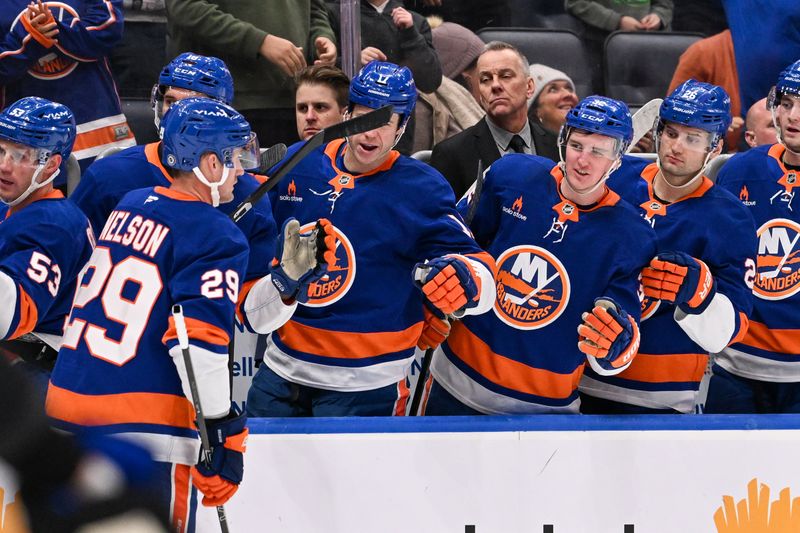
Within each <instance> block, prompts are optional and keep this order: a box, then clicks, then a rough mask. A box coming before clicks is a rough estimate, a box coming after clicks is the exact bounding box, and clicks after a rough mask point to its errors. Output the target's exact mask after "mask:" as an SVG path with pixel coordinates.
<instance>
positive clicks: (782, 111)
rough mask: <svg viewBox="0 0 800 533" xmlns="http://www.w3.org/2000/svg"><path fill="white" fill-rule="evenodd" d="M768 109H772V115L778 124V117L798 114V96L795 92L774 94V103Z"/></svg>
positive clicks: (799, 106)
mask: <svg viewBox="0 0 800 533" xmlns="http://www.w3.org/2000/svg"><path fill="white" fill-rule="evenodd" d="M770 110H771V111H772V116H773V117H774V118H775V119H776V120H777V121H776V124H777V125H780V120H779V119H780V118H781V117H788V116H790V115H795V116H800V96H797V95H795V94H782V95H780V96H776V100H775V105H774V106H773V107H772V108H771V109H770Z"/></svg>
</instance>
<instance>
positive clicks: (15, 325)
mask: <svg viewBox="0 0 800 533" xmlns="http://www.w3.org/2000/svg"><path fill="white" fill-rule="evenodd" d="M93 243H94V236H93V235H92V231H91V228H90V227H89V222H88V221H87V220H86V217H85V216H84V215H83V213H81V211H80V210H79V209H78V208H76V207H75V206H74V205H72V203H70V202H69V201H67V200H66V199H65V198H64V195H63V194H61V192H60V191H57V190H54V191H52V192H50V193H49V194H47V195H46V196H44V197H42V198H40V199H38V200H36V201H34V202H32V203H30V204H28V205H27V206H25V207H24V208H22V209H20V210H18V211H15V212H13V213H11V212H10V210H9V208H8V207H7V206H3V207H2V208H0V274H2V275H3V276H0V278H2V279H0V285H2V288H3V294H4V297H5V298H6V299H5V301H4V304H3V309H2V310H0V323H2V324H4V325H5V326H6V327H5V328H3V327H0V338H3V339H15V338H17V337H20V336H21V335H24V334H26V333H36V334H38V335H40V336H41V338H42V339H43V340H45V341H46V342H47V343H48V344H50V345H51V346H53V347H55V348H57V347H58V343H59V342H60V338H61V334H62V333H63V327H64V319H65V318H66V316H67V315H68V314H69V310H70V307H71V305H72V297H73V296H74V294H75V287H76V285H77V279H78V273H79V272H80V271H81V269H82V268H83V266H84V265H85V264H86V262H87V261H88V260H89V256H91V255H92V246H93ZM14 294H16V297H14ZM3 330H5V333H4V332H3Z"/></svg>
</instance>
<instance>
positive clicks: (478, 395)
mask: <svg viewBox="0 0 800 533" xmlns="http://www.w3.org/2000/svg"><path fill="white" fill-rule="evenodd" d="M562 179H563V174H562V173H561V170H560V169H559V168H558V166H556V167H553V163H552V161H550V160H547V159H544V158H541V157H537V156H529V155H516V154H511V155H507V156H505V157H503V158H501V159H500V160H498V161H496V162H495V163H493V164H492V166H491V167H490V168H489V171H488V172H487V173H486V177H485V180H484V185H483V191H482V193H481V195H480V198H479V201H478V205H477V210H476V211H475V218H474V219H473V220H472V222H471V224H470V228H471V229H472V231H473V233H474V234H475V239H476V240H477V242H478V244H480V245H482V246H484V247H486V249H487V250H488V252H489V253H490V254H491V255H492V256H493V257H494V258H495V260H496V262H497V278H496V282H497V300H496V301H495V304H494V312H490V313H485V314H483V315H480V316H470V317H465V318H463V319H462V320H460V321H458V322H455V323H454V324H453V327H452V331H451V333H450V336H449V337H448V339H447V341H445V343H444V344H442V346H441V347H440V348H439V349H438V350H437V352H436V354H435V356H434V359H433V363H432V366H431V371H432V373H433V376H434V378H435V379H436V381H437V382H438V383H440V384H441V385H442V387H444V388H445V389H446V390H447V391H448V392H449V393H450V394H452V395H453V396H455V397H456V398H457V399H458V400H460V401H461V402H462V403H464V404H465V405H468V406H469V407H471V408H473V409H476V410H478V411H481V412H483V413H487V414H520V413H547V412H549V413H559V412H561V413H575V412H577V411H578V407H579V403H580V402H579V400H578V392H577V389H578V382H579V381H580V378H581V375H582V374H583V371H584V366H585V365H584V363H586V356H585V355H584V354H583V353H582V352H581V351H580V350H578V334H577V329H578V326H579V325H580V324H581V323H582V318H581V315H582V313H585V312H589V311H591V309H592V308H593V307H594V300H595V298H599V297H603V296H605V297H609V298H611V299H613V300H614V301H616V302H617V303H618V304H619V305H620V306H621V307H622V308H623V309H625V310H626V311H627V312H628V313H629V314H630V316H631V317H633V318H634V319H635V320H636V321H637V322H638V319H639V309H640V302H639V294H638V290H639V274H640V272H641V269H642V268H643V267H644V266H645V265H646V264H647V263H648V262H649V260H650V258H651V257H652V256H653V255H654V253H655V235H654V234H653V231H652V229H651V228H650V227H649V226H648V225H647V224H645V223H644V222H643V221H642V220H641V218H640V217H639V216H638V215H637V214H636V212H635V211H634V210H633V208H632V207H631V206H629V205H627V204H626V203H625V202H621V201H620V199H619V196H618V195H617V194H616V193H614V192H613V191H610V190H609V191H607V192H606V194H605V196H603V198H602V199H601V200H600V201H599V202H598V203H597V204H596V205H594V206H592V207H587V208H579V207H578V206H576V205H575V204H574V203H572V202H570V201H569V200H566V199H565V198H564V197H563V196H562V195H561V193H560V192H559V186H560V183H561V180H562ZM468 210H469V197H465V198H464V199H462V200H461V202H459V211H461V212H462V213H465V212H466V211H468Z"/></svg>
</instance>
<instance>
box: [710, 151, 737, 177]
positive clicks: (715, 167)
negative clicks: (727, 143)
mask: <svg viewBox="0 0 800 533" xmlns="http://www.w3.org/2000/svg"><path fill="white" fill-rule="evenodd" d="M731 157H733V154H722V155H718V156H717V157H715V158H714V159H712V160H711V163H709V164H708V168H706V176H708V178H709V179H710V180H711V181H717V174H719V171H720V169H722V166H723V165H724V164H725V163H726V162H727V161H728V159H730V158H731Z"/></svg>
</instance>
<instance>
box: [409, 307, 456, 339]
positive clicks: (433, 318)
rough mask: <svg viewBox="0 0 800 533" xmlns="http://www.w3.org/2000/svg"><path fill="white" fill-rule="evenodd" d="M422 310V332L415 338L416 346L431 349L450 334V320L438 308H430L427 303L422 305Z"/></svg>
mask: <svg viewBox="0 0 800 533" xmlns="http://www.w3.org/2000/svg"><path fill="white" fill-rule="evenodd" d="M434 309H435V308H434ZM423 311H424V312H425V320H424V323H423V324H422V333H420V335H419V339H418V340H417V348H419V349H420V350H428V349H431V350H433V349H435V348H437V347H438V346H439V345H440V344H442V343H443V342H444V340H445V339H446V338H447V336H448V335H450V322H449V321H448V320H447V318H446V317H445V316H444V315H443V314H442V313H441V312H440V311H439V310H438V309H435V310H431V309H430V308H429V307H428V304H427V303H426V304H425V305H424V306H423Z"/></svg>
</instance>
